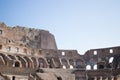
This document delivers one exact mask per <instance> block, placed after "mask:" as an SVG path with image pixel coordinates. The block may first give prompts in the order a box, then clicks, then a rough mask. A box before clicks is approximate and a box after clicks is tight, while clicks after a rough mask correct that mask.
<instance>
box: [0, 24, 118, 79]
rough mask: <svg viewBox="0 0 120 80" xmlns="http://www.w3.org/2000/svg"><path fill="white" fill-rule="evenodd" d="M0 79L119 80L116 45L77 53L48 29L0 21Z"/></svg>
mask: <svg viewBox="0 0 120 80" xmlns="http://www.w3.org/2000/svg"><path fill="white" fill-rule="evenodd" d="M0 80H120V47H119V46H118V47H109V48H101V49H91V50H88V51H86V53H85V54H84V55H80V54H79V53H78V52H77V50H59V49H58V48H57V45H56V42H55V38H54V36H53V35H52V34H51V33H49V32H48V31H45V30H39V29H32V28H25V27H20V26H16V27H9V26H7V25H5V24H4V23H0Z"/></svg>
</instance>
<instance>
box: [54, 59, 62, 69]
mask: <svg viewBox="0 0 120 80" xmlns="http://www.w3.org/2000/svg"><path fill="white" fill-rule="evenodd" d="M53 61H54V62H55V68H61V64H60V60H59V58H53Z"/></svg>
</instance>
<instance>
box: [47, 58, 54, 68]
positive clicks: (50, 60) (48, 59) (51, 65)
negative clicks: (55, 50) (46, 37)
mask: <svg viewBox="0 0 120 80" xmlns="http://www.w3.org/2000/svg"><path fill="white" fill-rule="evenodd" d="M46 59H47V62H48V66H49V68H55V65H54V61H53V59H52V58H46Z"/></svg>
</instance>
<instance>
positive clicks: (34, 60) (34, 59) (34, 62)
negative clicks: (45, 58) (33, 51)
mask: <svg viewBox="0 0 120 80" xmlns="http://www.w3.org/2000/svg"><path fill="white" fill-rule="evenodd" d="M31 60H32V61H33V65H34V68H37V67H38V64H37V60H36V58H34V57H31Z"/></svg>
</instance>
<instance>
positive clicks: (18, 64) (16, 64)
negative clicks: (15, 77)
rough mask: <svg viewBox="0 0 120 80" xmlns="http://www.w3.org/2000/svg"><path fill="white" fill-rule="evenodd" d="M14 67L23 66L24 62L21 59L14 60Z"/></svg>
mask: <svg viewBox="0 0 120 80" xmlns="http://www.w3.org/2000/svg"><path fill="white" fill-rule="evenodd" d="M13 67H22V64H21V62H20V61H19V60H16V61H14V64H13Z"/></svg>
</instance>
